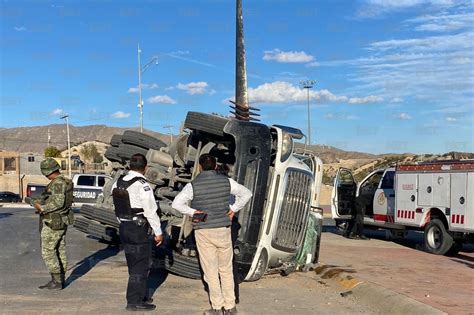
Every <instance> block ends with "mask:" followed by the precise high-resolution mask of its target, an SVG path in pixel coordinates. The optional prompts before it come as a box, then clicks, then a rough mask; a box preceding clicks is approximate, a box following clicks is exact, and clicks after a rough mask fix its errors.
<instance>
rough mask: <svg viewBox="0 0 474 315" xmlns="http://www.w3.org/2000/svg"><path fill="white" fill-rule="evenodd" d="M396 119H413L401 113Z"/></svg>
mask: <svg viewBox="0 0 474 315" xmlns="http://www.w3.org/2000/svg"><path fill="white" fill-rule="evenodd" d="M394 117H395V118H396V119H400V120H410V119H412V117H411V116H410V115H409V114H408V113H400V114H397V115H395V116H394Z"/></svg>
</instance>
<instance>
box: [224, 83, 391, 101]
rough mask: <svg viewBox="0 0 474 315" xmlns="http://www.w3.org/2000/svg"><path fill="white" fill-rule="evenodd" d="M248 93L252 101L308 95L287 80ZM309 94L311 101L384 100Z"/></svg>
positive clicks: (320, 91)
mask: <svg viewBox="0 0 474 315" xmlns="http://www.w3.org/2000/svg"><path fill="white" fill-rule="evenodd" d="M248 95H249V101H250V103H295V102H306V101H307V97H308V95H307V91H306V90H305V89H303V88H301V87H298V86H295V85H293V84H291V83H289V82H285V81H275V82H271V83H264V84H262V85H259V86H257V87H256V88H249V89H248ZM309 96H310V99H311V101H317V102H339V103H350V104H367V103H373V102H379V101H381V100H383V98H381V97H379V96H374V95H369V96H365V97H347V96H344V95H335V94H334V93H332V92H330V91H329V90H326V89H323V90H319V91H315V90H310V91H309ZM226 101H227V100H226Z"/></svg>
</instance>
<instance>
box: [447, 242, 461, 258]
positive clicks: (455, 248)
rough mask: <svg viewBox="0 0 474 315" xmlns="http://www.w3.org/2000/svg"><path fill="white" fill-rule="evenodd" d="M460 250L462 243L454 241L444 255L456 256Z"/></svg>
mask: <svg viewBox="0 0 474 315" xmlns="http://www.w3.org/2000/svg"><path fill="white" fill-rule="evenodd" d="M461 250H462V243H461V242H455V243H454V244H453V246H451V248H450V249H449V250H448V252H447V253H446V256H456V255H457V254H458V253H459V251H461Z"/></svg>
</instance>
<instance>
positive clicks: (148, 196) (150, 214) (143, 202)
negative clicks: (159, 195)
mask: <svg viewBox="0 0 474 315" xmlns="http://www.w3.org/2000/svg"><path fill="white" fill-rule="evenodd" d="M135 177H141V178H143V179H145V176H143V175H142V174H140V173H138V172H135V171H129V172H128V174H127V175H125V177H124V178H123V180H124V181H129V180H131V179H133V178H135ZM145 180H146V179H145ZM115 187H117V182H115V183H114V184H113V185H112V191H113V190H114V188H115ZM127 191H128V195H129V197H130V206H131V207H132V208H142V209H143V210H144V211H143V212H139V213H137V214H143V216H145V217H146V219H147V220H148V223H150V226H151V228H152V229H153V233H154V234H155V235H161V233H162V232H161V223H160V218H159V217H158V214H156V210H157V209H158V206H157V205H156V201H155V197H154V195H153V189H151V187H150V185H149V184H148V183H146V182H145V183H142V182H140V181H139V180H138V181H136V182H135V183H133V184H132V185H130V187H128V188H127Z"/></svg>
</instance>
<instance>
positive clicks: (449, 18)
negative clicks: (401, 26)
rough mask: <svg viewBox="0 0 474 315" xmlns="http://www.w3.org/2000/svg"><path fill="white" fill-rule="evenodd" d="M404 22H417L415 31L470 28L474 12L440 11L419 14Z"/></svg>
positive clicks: (473, 21) (446, 30) (447, 30)
mask: <svg viewBox="0 0 474 315" xmlns="http://www.w3.org/2000/svg"><path fill="white" fill-rule="evenodd" d="M405 22H406V23H408V24H419V25H418V26H416V27H415V30H417V31H426V32H450V31H456V30H460V29H469V28H472V25H473V23H474V13H472V12H469V13H467V12H460V13H453V14H447V13H446V12H442V13H440V14H435V15H423V16H419V17H416V18H414V19H409V20H407V21H405Z"/></svg>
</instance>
